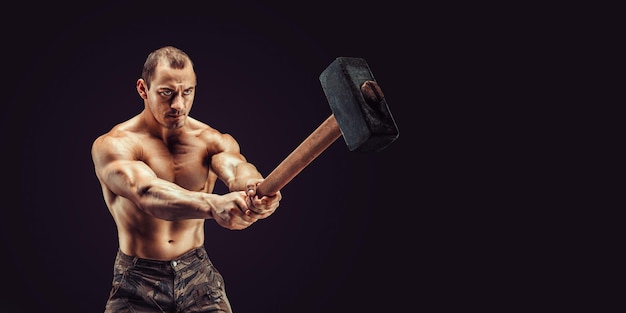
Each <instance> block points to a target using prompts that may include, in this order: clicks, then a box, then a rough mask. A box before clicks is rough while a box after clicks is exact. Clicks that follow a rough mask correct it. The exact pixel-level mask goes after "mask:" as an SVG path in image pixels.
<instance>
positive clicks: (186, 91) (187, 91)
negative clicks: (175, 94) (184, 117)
mask: <svg viewBox="0 0 626 313" xmlns="http://www.w3.org/2000/svg"><path fill="white" fill-rule="evenodd" d="M191 92H192V90H191V89H187V90H185V91H184V94H186V95H190V94H191Z"/></svg>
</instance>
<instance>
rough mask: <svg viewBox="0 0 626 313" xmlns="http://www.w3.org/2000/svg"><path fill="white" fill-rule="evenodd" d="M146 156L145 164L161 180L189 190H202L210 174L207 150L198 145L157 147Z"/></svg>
mask: <svg viewBox="0 0 626 313" xmlns="http://www.w3.org/2000/svg"><path fill="white" fill-rule="evenodd" d="M149 151H151V153H149V154H148V155H144V160H143V161H144V162H145V163H146V164H147V165H148V166H149V167H150V168H151V169H152V170H153V171H154V172H155V173H156V175H157V176H158V177H159V178H162V179H165V180H167V181H171V182H174V183H176V184H178V185H179V186H181V187H183V188H185V189H188V190H202V189H203V188H204V187H205V184H206V181H207V178H208V174H209V156H208V154H207V151H206V149H204V148H203V147H200V146H196V145H184V146H183V145H177V146H172V147H167V146H165V145H157V146H156V147H152V149H150V150H149Z"/></svg>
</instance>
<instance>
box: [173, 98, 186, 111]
mask: <svg viewBox="0 0 626 313" xmlns="http://www.w3.org/2000/svg"><path fill="white" fill-rule="evenodd" d="M170 107H171V108H172V109H174V110H177V111H181V110H182V109H184V108H185V101H184V99H183V96H182V95H177V96H176V97H174V99H172V104H171V105H170Z"/></svg>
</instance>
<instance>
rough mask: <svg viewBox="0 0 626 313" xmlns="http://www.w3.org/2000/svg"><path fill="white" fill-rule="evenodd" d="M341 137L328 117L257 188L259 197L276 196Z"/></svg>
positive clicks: (333, 116)
mask: <svg viewBox="0 0 626 313" xmlns="http://www.w3.org/2000/svg"><path fill="white" fill-rule="evenodd" d="M340 136H341V129H339V125H338V124H337V120H335V115H334V114H332V115H331V116H329V117H328V118H327V119H326V120H325V121H324V122H323V123H322V124H321V125H320V126H319V127H318V128H317V129H316V130H315V131H313V132H312V133H311V134H310V135H309V136H308V137H307V138H306V139H305V140H304V141H303V142H302V143H301V144H300V145H299V146H298V147H297V148H296V149H295V150H293V152H291V153H290V154H289V155H288V156H287V157H286V158H285V159H284V160H283V161H282V162H281V163H280V164H278V166H277V167H276V168H275V169H274V170H273V171H272V172H271V173H270V174H269V175H267V176H266V177H265V180H263V182H261V183H260V184H259V186H257V190H256V194H257V195H258V196H259V198H260V197H262V196H271V195H274V194H276V193H277V192H278V191H279V190H280V189H282V188H283V187H284V186H285V185H286V184H287V183H289V182H290V181H291V180H292V179H293V178H294V177H295V176H296V175H298V173H300V171H302V170H303V169H304V168H305V167H306V166H307V165H309V163H311V161H313V160H314V159H315V158H316V157H317V156H318V155H320V153H322V152H323V151H324V150H326V148H328V146H330V145H331V144H332V143H333V142H335V140H337V138H339V137H340Z"/></svg>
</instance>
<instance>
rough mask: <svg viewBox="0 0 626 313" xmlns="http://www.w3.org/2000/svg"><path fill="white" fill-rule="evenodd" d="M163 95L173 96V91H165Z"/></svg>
mask: <svg viewBox="0 0 626 313" xmlns="http://www.w3.org/2000/svg"><path fill="white" fill-rule="evenodd" d="M161 95H163V96H171V95H172V91H171V90H163V91H161Z"/></svg>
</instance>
